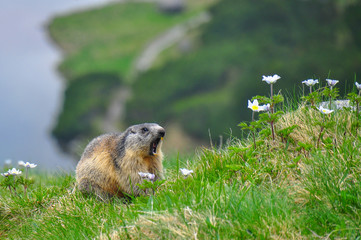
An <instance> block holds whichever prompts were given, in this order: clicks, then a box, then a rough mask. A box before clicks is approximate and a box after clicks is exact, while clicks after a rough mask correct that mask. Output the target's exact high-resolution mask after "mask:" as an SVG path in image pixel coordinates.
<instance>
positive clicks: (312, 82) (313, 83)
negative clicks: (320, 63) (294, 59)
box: [302, 78, 318, 87]
mask: <svg viewBox="0 0 361 240" xmlns="http://www.w3.org/2000/svg"><path fill="white" fill-rule="evenodd" d="M302 83H303V84H306V85H307V86H309V87H310V86H313V85H315V84H316V83H318V79H312V78H311V79H307V80H304V81H302Z"/></svg>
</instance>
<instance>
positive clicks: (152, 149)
mask: <svg viewBox="0 0 361 240" xmlns="http://www.w3.org/2000/svg"><path fill="white" fill-rule="evenodd" d="M160 140H161V138H157V139H155V140H154V141H153V142H152V143H151V144H150V152H149V154H150V155H155V154H157V150H158V145H159V143H160Z"/></svg>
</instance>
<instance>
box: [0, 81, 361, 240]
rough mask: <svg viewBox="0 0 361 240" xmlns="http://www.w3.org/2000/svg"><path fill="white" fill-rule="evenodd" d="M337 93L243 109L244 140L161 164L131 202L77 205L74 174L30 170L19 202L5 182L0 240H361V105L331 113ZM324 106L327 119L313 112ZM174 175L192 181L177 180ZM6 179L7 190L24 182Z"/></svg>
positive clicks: (322, 91) (353, 102) (355, 100)
mask: <svg viewBox="0 0 361 240" xmlns="http://www.w3.org/2000/svg"><path fill="white" fill-rule="evenodd" d="M281 80H282V79H281ZM281 80H280V81H281ZM276 84H277V83H276ZM311 90H312V89H311ZM337 92H338V90H337V88H332V87H331V88H330V87H327V86H326V87H322V88H319V89H318V90H314V92H313V94H307V95H306V96H303V97H301V99H299V100H297V99H298V98H297V99H291V100H292V101H289V100H288V101H283V98H282V97H281V96H280V95H279V94H277V95H274V96H272V97H262V96H257V98H258V100H259V103H260V104H263V103H264V104H265V105H266V104H267V103H268V102H269V103H270V106H271V109H272V110H270V109H268V110H265V111H268V112H252V110H250V109H249V114H250V115H251V114H252V113H253V117H254V119H253V121H251V122H244V123H243V124H240V126H241V127H242V128H245V126H248V127H249V129H250V130H244V131H243V137H242V138H232V137H230V138H229V139H228V141H227V143H225V144H223V146H215V145H214V146H212V148H208V149H206V148H203V149H199V151H198V153H197V154H195V155H194V156H190V157H179V156H166V157H165V160H164V167H165V176H166V179H165V181H164V182H162V183H161V184H156V185H157V186H156V187H155V188H156V190H155V191H154V193H151V194H148V195H144V196H141V197H137V198H132V199H131V201H130V202H126V203H125V202H124V201H123V200H122V199H113V200H112V201H111V202H108V203H105V202H102V201H100V200H98V199H97V198H96V197H87V196H83V195H82V194H81V193H79V192H78V191H77V190H76V188H74V186H75V176H74V175H73V174H62V173H53V174H50V173H44V172H37V171H36V169H29V170H30V171H29V179H32V180H31V181H29V183H28V188H27V191H26V193H24V189H23V186H22V185H24V183H22V182H21V181H20V182H18V184H17V186H15V185H11V184H10V185H11V186H14V188H12V192H10V190H9V188H8V186H9V185H6V184H4V183H5V180H4V179H7V178H6V177H3V179H2V181H3V182H2V185H3V187H2V188H1V189H0V193H1V195H0V198H1V199H0V220H1V223H2V224H1V225H0V237H1V238H4V239H318V238H321V239H359V238H360V236H361V227H360V226H361V157H360V156H361V137H360V129H359V128H360V117H359V113H358V111H355V109H356V108H358V106H359V103H360V102H361V101H360V100H361V98H360V96H359V95H358V94H357V93H356V92H355V93H352V94H349V95H348V97H349V98H350V103H349V105H348V106H346V107H342V108H339V109H336V107H335V106H334V105H335V104H336V103H337V101H335V98H334V96H337ZM328 96H330V101H331V107H328V108H333V111H332V110H330V109H328V108H325V109H326V110H327V111H326V110H324V109H323V108H316V106H319V104H320V102H319V101H320V100H322V99H323V100H327V99H328ZM317 99H318V100H317ZM314 100H317V101H316V102H313V101H314ZM282 102H288V103H289V102H292V104H281V103H282ZM253 103H254V101H253ZM327 103H328V101H327ZM265 105H259V106H257V107H255V108H252V109H257V108H258V107H259V108H258V109H261V108H262V107H263V106H265ZM313 105H314V106H313ZM249 107H250V106H249ZM326 107H327V106H326ZM267 116H269V117H270V118H267ZM271 121H273V123H274V124H273V128H274V130H275V136H274V139H273V137H272V134H271V128H272V126H271V125H270V124H269V123H270V122H271ZM250 126H256V127H255V128H252V127H250ZM240 130H241V129H240ZM166 140H167V139H166V138H165V141H166ZM180 168H187V169H191V170H193V173H191V174H190V175H188V176H183V175H182V173H181V172H180ZM5 170H6V169H4V171H5ZM23 171H24V169H23ZM12 177H13V176H8V178H9V179H10V180H11V181H10V182H12V181H13V180H16V179H23V177H19V176H16V177H15V178H14V179H13V178H12ZM145 181H146V180H145ZM15 182H16V181H15ZM32 182H34V183H33V184H31V183H32ZM150 192H152V191H150Z"/></svg>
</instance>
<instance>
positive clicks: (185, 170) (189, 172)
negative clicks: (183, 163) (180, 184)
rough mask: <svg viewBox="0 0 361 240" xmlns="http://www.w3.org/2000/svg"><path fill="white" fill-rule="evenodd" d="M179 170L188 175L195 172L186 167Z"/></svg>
mask: <svg viewBox="0 0 361 240" xmlns="http://www.w3.org/2000/svg"><path fill="white" fill-rule="evenodd" d="M179 171H181V173H182V174H183V176H185V177H186V176H188V175H190V174H191V173H193V170H188V169H186V168H180V169H179Z"/></svg>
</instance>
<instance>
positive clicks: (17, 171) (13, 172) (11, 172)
mask: <svg viewBox="0 0 361 240" xmlns="http://www.w3.org/2000/svg"><path fill="white" fill-rule="evenodd" d="M8 173H9V174H10V175H13V176H17V175H20V174H21V173H22V171H20V170H17V169H16V168H13V169H11V170H9V171H8Z"/></svg>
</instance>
